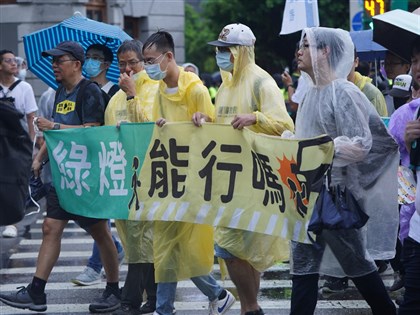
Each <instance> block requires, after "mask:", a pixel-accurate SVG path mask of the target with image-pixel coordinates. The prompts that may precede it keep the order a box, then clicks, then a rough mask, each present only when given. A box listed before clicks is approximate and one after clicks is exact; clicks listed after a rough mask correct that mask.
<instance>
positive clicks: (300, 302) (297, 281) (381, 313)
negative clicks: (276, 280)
mask: <svg viewBox="0 0 420 315" xmlns="http://www.w3.org/2000/svg"><path fill="white" fill-rule="evenodd" d="M318 279H319V275H318V274H308V275H302V276H298V275H293V277H292V299H291V309H290V315H313V313H314V311H315V308H316V303H317V300H318ZM351 280H352V281H353V282H354V284H355V285H356V287H357V289H358V290H359V292H360V294H361V295H362V296H363V298H364V299H365V300H366V302H367V303H368V304H369V306H370V307H371V309H372V314H373V315H395V314H397V311H396V308H395V305H394V303H393V302H392V301H391V299H390V298H389V295H388V292H387V291H386V289H385V286H384V283H383V282H382V279H381V278H380V276H379V274H378V272H377V271H374V272H372V273H370V274H368V275H366V276H362V277H357V278H351Z"/></svg>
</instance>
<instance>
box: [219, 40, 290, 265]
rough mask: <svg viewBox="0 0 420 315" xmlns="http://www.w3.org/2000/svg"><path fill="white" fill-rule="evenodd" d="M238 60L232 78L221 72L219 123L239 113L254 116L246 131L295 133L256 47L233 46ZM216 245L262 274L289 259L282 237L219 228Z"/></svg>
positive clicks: (233, 51)
mask: <svg viewBox="0 0 420 315" xmlns="http://www.w3.org/2000/svg"><path fill="white" fill-rule="evenodd" d="M230 50H231V53H232V54H233V56H234V58H235V62H234V68H233V75H232V74H231V73H230V72H226V71H222V70H221V73H222V79H223V84H222V85H221V86H220V88H219V91H218V93H217V97H216V114H215V116H216V118H215V122H216V123H226V124H230V122H231V121H232V119H233V118H234V117H235V115H237V114H250V113H254V114H255V115H256V118H257V122H256V124H254V125H252V126H249V127H247V128H249V129H251V130H252V131H254V132H260V133H264V134H268V135H281V134H282V132H283V131H285V130H293V121H292V119H291V118H290V116H289V114H288V113H287V110H286V106H285V104H284V99H283V96H282V93H281V91H280V89H279V88H278V87H277V84H276V83H275V81H274V79H273V78H272V77H271V76H270V75H269V74H268V73H267V72H266V71H264V70H263V69H261V68H260V67H258V66H257V65H256V64H255V60H254V59H255V58H254V47H253V46H250V47H248V46H234V47H230ZM215 241H216V243H217V244H218V245H219V246H220V247H222V248H224V249H226V250H227V251H229V252H230V253H231V254H232V255H234V256H236V257H238V258H240V259H243V260H246V261H247V262H249V263H250V264H251V265H252V266H253V267H254V268H255V269H256V270H258V271H260V272H262V271H264V270H266V269H267V268H269V267H270V266H272V265H274V264H275V263H277V262H281V261H284V260H287V259H288V255H289V249H288V242H287V241H286V240H285V239H282V238H280V237H275V236H271V235H266V234H260V233H253V232H248V231H243V230H237V229H230V228H223V227H217V228H216V232H215Z"/></svg>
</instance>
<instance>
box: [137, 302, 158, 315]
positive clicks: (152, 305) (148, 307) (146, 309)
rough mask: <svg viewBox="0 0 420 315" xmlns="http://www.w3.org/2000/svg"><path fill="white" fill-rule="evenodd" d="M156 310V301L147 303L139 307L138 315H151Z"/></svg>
mask: <svg viewBox="0 0 420 315" xmlns="http://www.w3.org/2000/svg"><path fill="white" fill-rule="evenodd" d="M155 310H156V301H154V302H152V301H147V302H146V303H144V304H143V305H142V307H140V314H143V315H152V314H153V312H154V311H155Z"/></svg>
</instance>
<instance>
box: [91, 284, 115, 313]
mask: <svg viewBox="0 0 420 315" xmlns="http://www.w3.org/2000/svg"><path fill="white" fill-rule="evenodd" d="M120 302H121V297H120V290H114V289H113V288H111V287H109V286H106V287H105V290H104V292H103V293H102V296H101V297H100V298H98V299H96V300H95V301H93V303H91V304H90V305H89V312H91V313H109V312H113V311H116V310H117V309H118V308H119V307H120V306H121V304H120Z"/></svg>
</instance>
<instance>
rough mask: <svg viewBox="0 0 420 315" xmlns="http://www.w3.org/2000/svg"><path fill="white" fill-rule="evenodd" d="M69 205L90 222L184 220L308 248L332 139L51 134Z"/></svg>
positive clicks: (171, 129)
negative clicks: (310, 222) (311, 220)
mask: <svg viewBox="0 0 420 315" xmlns="http://www.w3.org/2000/svg"><path fill="white" fill-rule="evenodd" d="M46 134H47V135H46V139H47V144H48V152H49V155H50V161H51V165H52V167H53V177H54V184H55V186H56V189H57V193H58V196H59V198H60V204H61V205H62V207H63V208H64V209H66V210H67V211H69V212H72V213H75V214H79V215H84V216H88V217H100V218H115V219H130V220H147V221H151V220H152V221H182V222H190V223H197V224H207V225H213V226H224V227H231V228H237V229H243V230H248V231H253V232H259V233H264V234H270V235H280V236H281V237H283V238H286V239H294V240H300V241H305V240H306V228H305V227H306V226H307V222H308V220H309V218H310V216H311V213H312V207H313V204H314V203H315V200H316V197H317V196H318V193H317V192H316V191H318V190H319V187H317V185H318V186H319V182H320V180H322V178H323V175H324V173H325V171H326V169H327V167H328V166H329V164H331V161H332V157H333V152H334V148H333V142H332V140H331V138H329V137H327V136H321V137H317V138H313V139H300V140H297V139H294V140H290V139H281V138H279V137H274V136H267V135H263V134H257V133H254V132H252V131H250V130H248V129H244V130H243V131H238V130H234V129H233V128H232V127H231V126H230V125H220V124H204V125H203V126H202V127H200V128H197V127H195V126H194V125H193V124H191V123H167V124H166V125H165V126H164V127H162V128H159V127H155V125H153V124H145V123H142V124H140V123H139V124H126V125H122V126H121V128H120V131H117V129H116V128H115V127H96V128H88V129H70V130H62V131H52V132H47V133H46Z"/></svg>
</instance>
